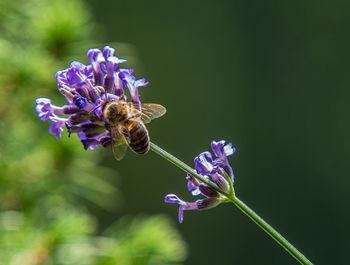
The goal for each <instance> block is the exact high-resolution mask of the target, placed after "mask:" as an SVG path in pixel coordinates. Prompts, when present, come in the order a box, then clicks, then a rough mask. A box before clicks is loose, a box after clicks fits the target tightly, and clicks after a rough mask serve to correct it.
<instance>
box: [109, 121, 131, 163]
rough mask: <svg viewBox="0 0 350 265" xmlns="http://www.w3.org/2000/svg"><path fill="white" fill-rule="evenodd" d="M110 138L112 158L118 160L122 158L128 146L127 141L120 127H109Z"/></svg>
mask: <svg viewBox="0 0 350 265" xmlns="http://www.w3.org/2000/svg"><path fill="white" fill-rule="evenodd" d="M111 138H112V151H113V155H114V158H115V159H116V160H118V161H119V160H122V159H123V157H124V155H125V152H126V149H127V148H128V142H127V140H126V138H125V136H124V134H123V133H122V130H121V128H120V127H117V126H116V127H113V128H111Z"/></svg>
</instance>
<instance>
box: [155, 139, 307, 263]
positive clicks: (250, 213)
mask: <svg viewBox="0 0 350 265" xmlns="http://www.w3.org/2000/svg"><path fill="white" fill-rule="evenodd" d="M151 150H152V151H153V152H155V153H156V154H158V155H160V156H161V157H163V158H165V159H167V160H168V161H170V162H171V163H173V164H174V165H176V166H177V167H179V168H180V169H182V170H184V171H185V172H187V173H188V174H191V175H192V176H194V177H195V178H197V179H199V180H200V181H202V182H203V183H205V184H207V185H208V186H210V187H211V188H213V189H214V190H216V191H217V192H219V193H220V194H222V195H223V196H224V197H226V198H227V201H231V202H232V203H233V204H234V205H236V206H237V207H238V208H239V209H240V210H241V211H242V212H243V213H244V214H246V215H247V216H248V217H249V218H250V219H252V220H253V221H254V222H255V223H256V224H257V225H258V226H260V228H262V229H263V230H264V231H265V232H266V233H267V234H268V235H269V236H271V237H272V238H273V239H274V240H275V241H276V242H277V243H278V244H280V245H281V246H282V247H283V248H284V249H285V250H286V251H287V252H289V254H291V255H292V257H293V258H295V259H296V260H297V261H299V262H300V264H304V265H312V263H311V262H310V261H309V260H308V259H307V258H306V257H305V256H304V255H303V254H302V253H300V252H299V251H298V250H297V249H296V248H295V247H294V246H293V245H292V244H291V243H289V242H288V241H287V240H286V239H285V238H284V237H283V236H282V235H281V234H280V233H278V232H277V231H276V230H275V229H274V228H273V227H272V226H270V225H269V224H268V223H267V222H265V221H264V220H263V219H262V218H261V217H260V216H259V215H257V214H256V213H255V212H254V211H253V210H252V209H250V208H249V207H248V206H247V205H246V204H245V203H244V202H242V201H241V200H239V199H238V198H237V197H236V196H234V192H231V193H227V192H224V191H222V190H220V188H219V187H218V186H217V185H216V184H215V183H214V182H212V181H211V180H209V179H207V178H205V177H203V176H202V175H199V174H197V172H196V171H195V170H194V169H192V168H191V167H189V166H188V165H186V164H185V163H184V162H182V161H181V160H179V159H178V158H176V157H174V156H173V155H171V154H169V153H168V152H167V151H165V150H163V149H162V148H160V147H159V146H157V145H155V144H154V143H151Z"/></svg>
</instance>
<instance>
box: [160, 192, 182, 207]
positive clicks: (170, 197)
mask: <svg viewBox="0 0 350 265" xmlns="http://www.w3.org/2000/svg"><path fill="white" fill-rule="evenodd" d="M164 202H165V203H175V204H179V205H185V204H186V202H184V201H183V200H181V199H179V197H177V196H176V195H175V194H168V195H166V196H165V198H164Z"/></svg>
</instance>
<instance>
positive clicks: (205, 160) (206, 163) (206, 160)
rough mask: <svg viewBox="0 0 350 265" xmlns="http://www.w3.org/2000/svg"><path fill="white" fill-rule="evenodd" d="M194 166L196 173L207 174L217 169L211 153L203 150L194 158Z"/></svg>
mask: <svg viewBox="0 0 350 265" xmlns="http://www.w3.org/2000/svg"><path fill="white" fill-rule="evenodd" d="M194 164H195V168H196V171H197V173H198V174H201V175H208V174H211V173H213V172H215V171H216V170H217V168H218V167H217V166H216V165H214V164H213V158H212V155H211V153H209V152H203V153H201V154H199V155H198V156H197V157H196V158H195V159H194Z"/></svg>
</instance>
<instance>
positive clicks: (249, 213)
mask: <svg viewBox="0 0 350 265" xmlns="http://www.w3.org/2000/svg"><path fill="white" fill-rule="evenodd" d="M230 201H231V202H233V203H234V204H235V205H236V206H237V207H238V208H239V209H240V210H241V211H242V212H243V213H245V214H246V215H247V216H248V217H249V218H250V219H252V220H253V221H254V222H255V223H256V224H257V225H258V226H260V227H261V228H262V229H263V230H264V231H265V232H266V233H267V234H268V235H269V236H270V237H272V238H273V239H274V240H275V241H276V242H277V243H278V244H280V245H281V246H282V247H283V248H284V249H285V250H286V251H288V252H289V254H291V255H292V256H293V258H295V259H296V260H297V261H299V262H300V263H301V264H308V265H312V263H311V262H310V261H309V260H308V259H307V258H306V257H305V256H304V255H303V254H302V253H300V252H299V251H298V250H297V249H296V248H295V247H294V246H293V245H292V244H291V243H289V242H288V241H287V240H286V239H285V238H284V237H283V236H282V235H281V234H280V233H278V232H277V231H276V230H275V229H274V228H273V227H272V226H271V225H269V224H268V223H266V222H265V220H264V219H262V218H261V217H260V216H259V215H257V214H256V213H255V212H254V211H253V210H252V209H250V208H249V207H248V206H247V205H246V204H245V203H244V202H242V201H241V200H239V199H238V198H237V197H233V198H231V199H230Z"/></svg>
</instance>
